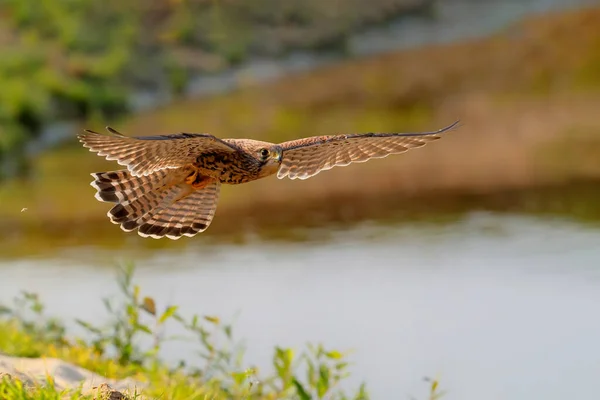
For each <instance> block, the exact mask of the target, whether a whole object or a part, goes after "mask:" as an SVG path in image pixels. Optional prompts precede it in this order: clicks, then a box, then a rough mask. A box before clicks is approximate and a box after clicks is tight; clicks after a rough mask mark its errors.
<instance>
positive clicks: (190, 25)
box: [0, 0, 414, 178]
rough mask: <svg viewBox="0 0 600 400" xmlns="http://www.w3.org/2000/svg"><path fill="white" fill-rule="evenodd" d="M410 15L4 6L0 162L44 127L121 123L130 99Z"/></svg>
mask: <svg viewBox="0 0 600 400" xmlns="http://www.w3.org/2000/svg"><path fill="white" fill-rule="evenodd" d="M333 3H335V4H333ZM410 7H414V6H412V5H411V4H410V3H407V2H406V1H403V0H393V1H389V0H387V1H383V0H382V1H374V2H372V4H369V5H368V6H366V5H365V4H363V3H362V2H356V1H353V0H339V1H336V2H322V1H318V0H289V1H286V2H280V1H275V0H259V1H252V2H247V1H244V0H234V1H222V0H158V1H152V2H148V1H144V0H132V1H120V0H105V1H102V2H98V1H92V0H43V1H38V0H5V1H3V2H2V3H1V4H0V49H1V50H0V85H1V86H2V91H1V92H0V159H1V158H2V156H3V155H4V156H6V155H7V154H12V155H15V154H22V153H23V148H24V145H25V143H26V142H27V141H28V140H30V139H31V138H32V137H35V136H36V135H39V133H40V129H41V128H42V127H43V126H45V124H47V123H48V122H50V121H54V120H65V119H74V120H96V119H103V120H104V119H111V118H115V117H117V116H119V115H122V114H126V113H127V112H128V111H130V110H129V108H130V95H131V94H132V92H133V91H134V90H135V89H139V90H150V91H151V92H152V91H160V90H163V91H164V90H166V91H167V92H170V93H174V94H177V93H179V92H180V91H181V90H182V89H183V88H184V87H185V85H186V83H187V80H188V78H189V76H190V75H191V74H197V73H210V72H213V71H216V70H219V69H222V68H224V67H227V66H231V65H234V64H237V63H239V62H242V61H244V60H246V59H247V58H248V57H249V56H251V55H272V56H277V55H282V54H284V53H286V52H289V51H290V50H294V49H317V50H318V49H319V48H332V47H333V48H335V47H340V48H343V46H344V44H343V43H344V40H345V38H346V36H347V35H348V33H349V32H350V31H352V30H356V29H359V28H360V27H362V26H364V25H365V24H369V23H377V22H380V21H382V20H385V19H388V18H390V17H394V16H396V15H398V14H400V13H402V12H404V11H406V10H407V9H408V8H410ZM19 161H20V162H21V164H23V162H24V160H22V159H21V160H19ZM16 169H17V170H19V171H23V168H22V165H18V166H17V168H16ZM0 178H1V176H0Z"/></svg>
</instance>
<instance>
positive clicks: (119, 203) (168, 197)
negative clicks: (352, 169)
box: [78, 121, 459, 239]
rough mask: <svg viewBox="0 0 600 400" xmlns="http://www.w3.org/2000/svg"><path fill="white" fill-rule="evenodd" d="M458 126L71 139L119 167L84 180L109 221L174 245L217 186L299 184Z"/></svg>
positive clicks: (196, 221) (211, 206)
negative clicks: (285, 135)
mask: <svg viewBox="0 0 600 400" xmlns="http://www.w3.org/2000/svg"><path fill="white" fill-rule="evenodd" d="M458 122H459V121H456V122H454V123H453V124H451V125H449V126H447V127H445V128H442V129H439V130H437V131H433V132H420V133H358V134H349V135H330V136H313V137H308V138H304V139H297V140H292V141H288V142H283V143H279V144H275V143H268V142H261V141H257V140H251V139H219V138H217V137H215V136H213V135H210V134H206V133H177V134H167V135H156V136H137V137H127V136H125V135H123V134H121V133H120V132H118V131H116V130H115V129H113V128H111V127H106V130H107V131H108V132H109V134H107V135H104V134H100V133H98V132H94V131H92V130H87V129H86V130H85V131H84V132H83V133H81V134H79V135H78V138H79V141H80V142H82V143H83V146H84V147H86V148H88V149H89V150H90V151H92V152H95V153H97V154H98V155H99V156H103V157H105V158H106V159H107V160H116V161H117V162H118V164H120V165H122V166H125V167H126V168H124V169H121V170H116V171H109V172H96V173H93V174H91V175H92V176H93V177H94V180H93V181H92V183H91V186H93V187H94V188H95V189H96V195H95V197H96V199H98V200H99V201H103V202H109V203H115V205H114V206H113V207H112V208H111V209H110V210H109V211H108V214H107V215H108V217H109V218H110V221H111V222H113V223H114V224H118V225H120V226H121V229H123V230H124V231H126V232H131V231H133V230H136V229H137V231H138V234H139V235H140V236H143V237H152V238H156V239H158V238H163V237H167V238H170V239H179V238H181V237H182V236H188V237H192V236H195V235H196V234H198V233H200V232H203V231H205V230H206V229H207V228H208V226H209V225H210V223H211V222H212V219H213V216H214V214H215V211H216V208H217V203H218V199H219V190H220V187H221V185H222V184H229V185H237V184H241V183H246V182H250V181H254V180H257V179H262V178H265V177H267V176H270V175H274V174H277V177H278V178H279V179H283V178H286V177H287V178H290V179H307V178H310V177H312V176H315V175H316V174H318V173H319V172H321V171H325V170H328V169H331V168H333V167H335V166H346V165H349V164H350V163H361V162H365V161H368V160H370V159H374V158H383V157H387V156H388V155H390V154H399V153H403V152H405V151H407V150H409V149H413V148H417V147H422V146H424V145H425V144H426V143H427V142H430V141H433V140H437V139H439V138H440V134H441V133H443V132H447V131H449V130H451V129H453V128H455V127H456V126H457V124H458Z"/></svg>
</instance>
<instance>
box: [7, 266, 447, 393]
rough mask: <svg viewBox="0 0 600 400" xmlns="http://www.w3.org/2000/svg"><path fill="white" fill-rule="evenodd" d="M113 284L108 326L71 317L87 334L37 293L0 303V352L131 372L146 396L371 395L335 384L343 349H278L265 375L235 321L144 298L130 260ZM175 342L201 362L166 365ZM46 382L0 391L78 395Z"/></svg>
mask: <svg viewBox="0 0 600 400" xmlns="http://www.w3.org/2000/svg"><path fill="white" fill-rule="evenodd" d="M118 284H119V288H120V291H121V295H122V296H121V299H120V300H121V301H120V302H117V301H115V300H116V299H115V298H107V299H104V304H105V306H106V309H107V311H108V312H109V314H110V320H109V321H108V322H107V323H106V324H98V323H97V322H96V321H93V322H88V321H83V320H77V321H76V322H77V323H78V324H79V325H80V326H82V327H83V328H84V329H85V330H86V332H87V334H86V335H85V338H73V337H68V336H67V335H66V329H65V326H64V324H63V323H62V322H61V321H60V320H57V319H53V318H48V317H47V316H46V313H45V310H44V305H43V304H42V302H41V301H40V299H39V298H38V296H37V295H36V294H33V293H27V292H23V294H22V295H21V296H20V297H17V298H16V299H15V303H14V304H13V305H10V306H2V307H0V316H1V317H0V351H1V352H3V353H5V354H7V355H13V356H19V357H53V358H59V359H62V360H65V361H68V362H71V363H73V364H76V365H79V366H81V367H83V368H86V369H88V370H91V371H93V372H95V373H98V374H100V375H102V376H104V377H106V378H109V379H123V378H126V377H129V378H132V379H135V380H137V381H139V382H141V383H142V384H144V385H146V387H145V388H144V389H143V390H142V393H141V395H142V396H143V397H144V398H161V399H165V400H167V399H169V400H171V399H172V400H176V399H182V400H183V399H185V400H190V399H207V398H210V399H270V400H275V399H302V400H309V399H324V398H327V399H339V400H342V399H351V398H352V399H356V400H359V399H363V400H364V399H368V398H369V397H368V394H367V392H366V389H365V385H364V384H363V385H361V386H360V387H359V388H358V390H357V391H356V393H355V394H354V395H352V396H350V395H348V394H346V393H345V392H344V391H343V390H341V389H340V388H339V384H340V382H341V381H342V380H343V379H345V378H346V377H347V376H348V375H349V372H348V368H349V365H350V363H349V361H348V358H347V354H345V353H342V352H339V351H336V350H327V349H325V348H324V347H323V346H322V345H311V344H308V345H307V348H306V350H305V351H303V352H301V353H300V354H297V353H296V352H295V351H294V350H293V349H291V348H283V347H275V349H274V351H273V357H272V369H273V372H270V373H267V374H265V373H262V372H260V371H259V369H258V368H257V367H252V366H248V365H247V364H246V362H245V361H244V358H243V353H244V348H243V347H242V346H241V345H240V344H239V343H238V342H236V341H234V339H233V328H232V326H231V325H229V324H224V323H223V322H222V321H220V319H219V318H218V317H215V316H210V315H194V316H193V317H191V318H185V317H183V316H182V315H180V314H179V312H178V307H177V306H174V305H166V306H162V307H161V306H159V305H158V304H156V303H155V300H154V299H153V298H152V297H148V296H142V293H141V289H140V287H139V286H137V285H135V284H134V282H133V267H132V266H131V265H127V266H125V268H123V269H121V270H120V274H119V277H118ZM172 324H179V326H180V327H182V328H183V330H184V331H185V332H186V334H185V335H184V336H178V337H173V336H167V335H166V332H167V325H172ZM172 340H181V341H184V342H186V343H196V345H195V346H194V345H190V346H191V349H190V350H191V351H194V348H195V350H196V351H197V354H198V360H195V361H194V362H193V365H188V363H189V360H188V363H186V361H183V360H182V361H180V362H179V363H178V364H177V365H168V364H166V363H165V362H164V361H163V360H162V359H161V357H160V352H161V349H162V348H163V346H164V344H165V343H166V342H167V341H172ZM144 342H146V343H147V344H146V345H145V346H144V345H143V343H144ZM42 383H43V382H42ZM46 383H49V385H45V387H44V385H40V386H39V387H34V388H33V389H31V388H30V389H27V388H26V387H25V386H24V385H23V384H22V383H21V382H19V381H18V377H13V379H2V378H1V377H0V396H1V397H2V399H7V400H25V399H59V398H64V397H61V396H59V395H65V394H68V395H70V396H73V397H69V398H81V396H80V395H81V393H80V392H77V391H75V393H70V392H69V391H63V392H62V393H61V392H59V391H58V390H56V389H54V388H53V386H52V380H51V379H50V381H49V382H46ZM100 383H102V382H98V384H100ZM72 389H75V390H76V389H77V388H72ZM138 390H139V389H138ZM431 392H432V394H435V393H437V383H435V385H433V384H432V388H431ZM134 397H135V396H133V397H132V398H134ZM83 398H88V397H83Z"/></svg>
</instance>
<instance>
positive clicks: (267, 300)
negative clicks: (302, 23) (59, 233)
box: [0, 212, 600, 400]
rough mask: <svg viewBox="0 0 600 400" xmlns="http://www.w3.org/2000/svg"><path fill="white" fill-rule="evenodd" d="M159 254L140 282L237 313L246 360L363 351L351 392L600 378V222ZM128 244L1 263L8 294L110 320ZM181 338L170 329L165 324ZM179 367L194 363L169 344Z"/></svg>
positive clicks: (577, 387) (475, 223)
mask: <svg viewBox="0 0 600 400" xmlns="http://www.w3.org/2000/svg"><path fill="white" fill-rule="evenodd" d="M196 243H197V245H194V246H188V247H186V248H185V249H181V250H178V251H166V250H156V251H154V252H152V251H151V250H147V251H149V252H151V253H150V254H146V255H147V256H148V258H147V259H145V260H144V262H143V264H139V265H138V270H137V281H138V283H140V285H141V286H142V289H143V291H144V292H145V294H150V295H152V296H154V297H155V298H156V300H157V302H158V303H159V304H165V303H171V304H172V303H175V304H179V305H181V307H182V312H183V313H185V314H187V315H191V314H192V313H195V312H199V313H203V314H212V315H219V316H221V317H222V318H223V319H225V320H231V319H233V318H234V317H235V316H236V315H238V317H237V318H236V319H235V323H234V327H235V328H234V333H235V334H236V337H238V338H240V339H244V340H245V341H246V343H247V346H248V348H247V353H246V356H247V358H246V360H247V361H249V362H251V363H254V364H258V365H259V366H260V367H262V368H265V367H266V366H267V365H268V364H269V363H270V357H271V355H272V348H273V346H274V345H282V346H292V347H295V348H300V347H301V346H303V345H304V344H305V343H306V342H307V341H313V342H319V341H321V342H323V343H324V344H325V345H326V346H328V347H333V348H338V349H354V351H355V352H354V354H353V356H352V361H353V362H354V363H355V364H354V366H353V368H352V372H353V376H352V378H351V379H350V380H349V381H348V386H349V387H355V386H356V385H358V384H359V382H361V381H363V380H364V381H366V382H367V383H368V385H369V386H368V387H369V388H370V391H371V393H372V395H373V398H374V399H385V398H407V396H415V397H417V398H425V394H424V393H425V384H424V383H423V382H422V377H423V376H438V377H439V378H440V379H441V381H442V384H443V387H444V388H445V389H447V390H448V391H449V393H448V395H447V397H446V398H448V399H460V400H479V399H481V398H485V399H491V400H493V399H507V398H510V399H512V400H521V399H522V400H529V399H532V398H540V399H545V400H552V399H557V400H558V399H561V400H562V399H565V398H584V397H590V395H591V394H592V393H594V392H595V389H594V385H593V384H592V383H593V382H595V381H596V380H597V378H598V376H600V347H599V346H598V345H597V339H598V337H600V319H599V318H597V308H598V307H597V304H599V303H600V269H599V268H598V259H599V257H600V246H599V245H598V243H600V229H598V228H597V227H595V226H583V225H580V224H577V223H574V222H569V221H566V220H563V219H558V218H551V217H544V218H533V217H527V216H523V215H518V214H496V213H482V212H472V213H467V214H465V216H464V217H463V218H460V219H459V220H457V221H454V222H450V223H444V224H432V223H405V224H401V225H388V226H381V225H373V224H370V223H368V222H364V223H362V224H359V225H357V226H356V227H354V228H352V229H349V230H347V229H344V230H342V229H339V230H336V231H333V232H332V239H331V240H329V241H327V242H324V243H321V242H319V241H316V240H313V241H311V240H307V241H303V242H296V243H293V242H292V243H276V244H274V243H272V244H270V243H269V242H260V241H259V242H250V243H246V244H238V245H236V244H222V245H219V244H211V245H210V246H208V245H206V246H205V245H203V244H202V241H201V240H197V241H196ZM119 257H120V253H114V252H111V251H109V250H101V249H89V248H87V249H84V250H82V249H73V250H72V251H69V252H65V253H63V254H62V255H61V256H57V257H54V258H52V259H44V258H32V259H25V258H22V259H20V260H17V261H5V262H4V263H3V264H0V276H1V278H2V279H0V302H7V301H8V300H10V299H11V298H12V296H13V295H15V294H16V293H17V292H18V291H19V290H20V289H27V290H30V291H35V292H38V293H40V294H41V295H42V296H43V299H44V300H45V301H46V303H47V304H48V308H49V311H50V312H51V313H54V314H57V315H59V316H61V317H85V318H86V319H88V320H91V319H94V318H99V319H103V318H105V317H106V314H105V312H104V310H103V306H102V304H101V302H100V301H99V299H100V298H101V297H103V296H108V295H113V294H115V293H116V292H117V290H116V286H115V284H114V275H115V270H114V269H113V268H112V265H113V263H114V262H115V261H116V260H118V259H119ZM170 333H175V332H170ZM165 356H166V357H167V358H168V359H170V360H178V359H180V358H187V359H188V360H189V361H191V362H195V361H197V359H196V358H194V356H193V355H191V353H190V347H189V344H178V343H173V344H171V345H170V346H169V347H168V352H167V353H166V354H165Z"/></svg>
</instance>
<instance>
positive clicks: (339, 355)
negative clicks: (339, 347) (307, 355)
mask: <svg viewBox="0 0 600 400" xmlns="http://www.w3.org/2000/svg"><path fill="white" fill-rule="evenodd" d="M325 356H327V358H331V359H332V360H339V359H341V358H343V357H344V355H343V354H342V353H340V352H339V351H335V350H334V351H328V352H327V353H325Z"/></svg>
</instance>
